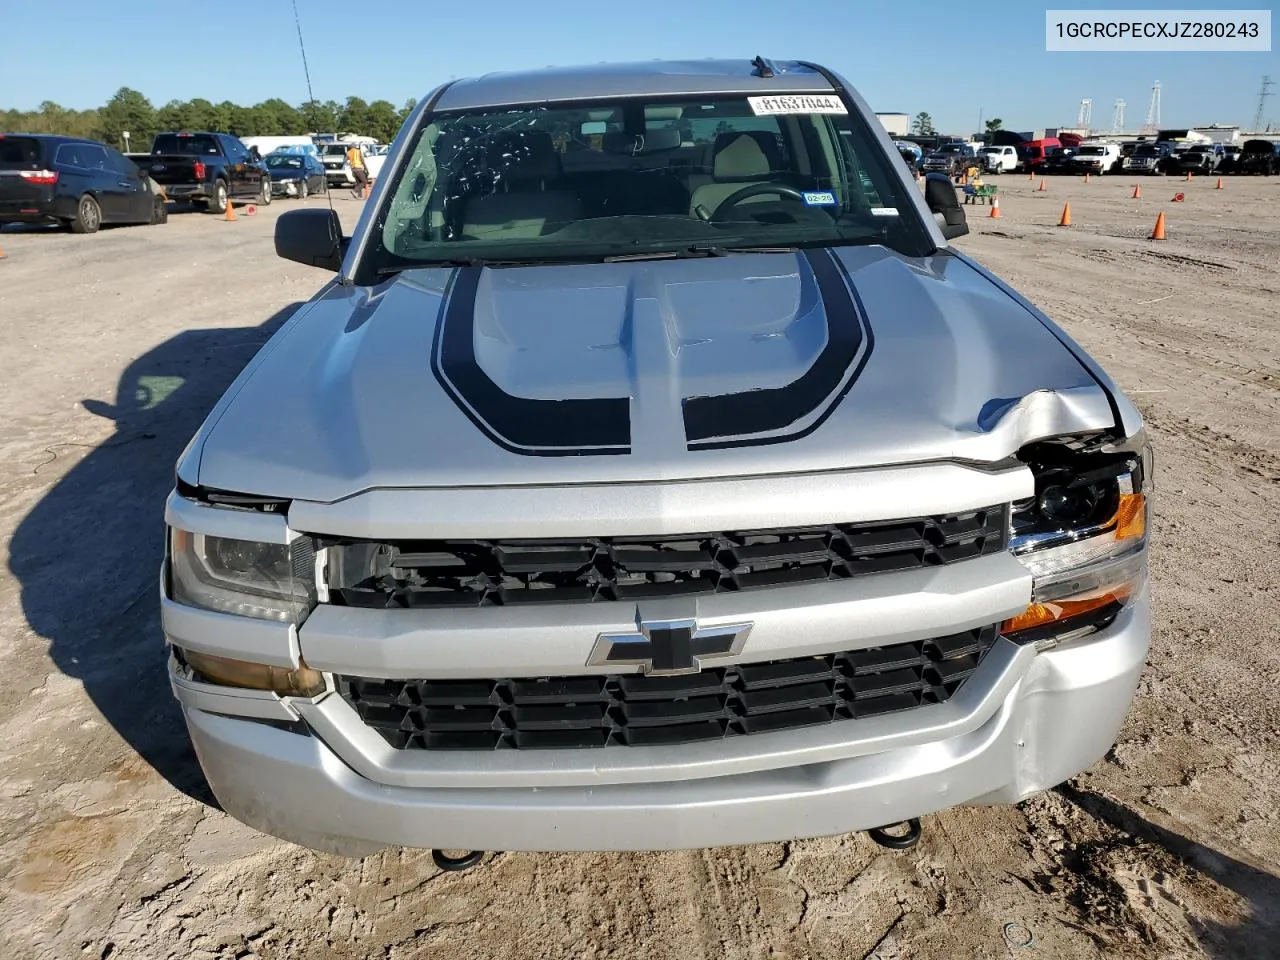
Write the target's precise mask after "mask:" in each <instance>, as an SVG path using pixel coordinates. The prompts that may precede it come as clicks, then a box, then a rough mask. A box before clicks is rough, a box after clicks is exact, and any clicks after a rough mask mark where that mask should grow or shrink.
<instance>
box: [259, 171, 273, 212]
mask: <svg viewBox="0 0 1280 960" xmlns="http://www.w3.org/2000/svg"><path fill="white" fill-rule="evenodd" d="M258 193H259V194H260V196H259V197H258V202H259V203H261V204H262V205H263V206H264V207H269V206H271V178H270V177H263V178H262V188H261V189H260V190H259V191H258Z"/></svg>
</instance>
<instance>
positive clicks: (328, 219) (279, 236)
mask: <svg viewBox="0 0 1280 960" xmlns="http://www.w3.org/2000/svg"><path fill="white" fill-rule="evenodd" d="M346 246H347V243H346V239H345V238H344V237H343V236H342V222H341V221H340V220H339V219H338V214H337V213H335V212H334V211H333V210H325V209H322V208H321V209H313V210H290V211H289V212H288V213H286V214H282V215H281V217H280V219H278V220H277V221H276V256H278V257H283V258H284V259H285V260H293V261H294V262H295V263H302V264H306V265H307V266H308V267H321V268H322V269H324V270H333V271H334V272H335V273H336V272H337V271H338V270H339V269H341V267H342V255H343V254H344V253H345V252H346Z"/></svg>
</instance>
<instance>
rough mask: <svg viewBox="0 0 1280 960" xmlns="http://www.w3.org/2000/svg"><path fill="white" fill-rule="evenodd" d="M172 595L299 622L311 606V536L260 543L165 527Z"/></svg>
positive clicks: (194, 604)
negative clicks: (166, 530) (285, 541)
mask: <svg viewBox="0 0 1280 960" xmlns="http://www.w3.org/2000/svg"><path fill="white" fill-rule="evenodd" d="M169 570H170V582H171V590H172V596H173V599H174V600H175V601H177V602H178V603H185V604H187V605H189V606H192V607H202V608H203V609H205V610H215V611H217V612H218V613H234V614H238V615H239V616H242V617H256V618H258V619H260V620H281V621H285V622H293V623H301V622H302V621H303V620H304V619H305V618H306V616H307V614H308V613H310V612H311V608H312V607H314V606H315V602H316V593H315V552H314V548H313V547H312V545H311V541H310V540H309V539H308V538H306V537H298V538H296V539H294V540H293V541H292V542H291V543H260V542H258V541H256V540H234V539H232V538H230V537H213V536H209V535H207V534H203V533H190V532H188V531H186V530H180V529H178V528H176V527H174V528H171V529H170V531H169Z"/></svg>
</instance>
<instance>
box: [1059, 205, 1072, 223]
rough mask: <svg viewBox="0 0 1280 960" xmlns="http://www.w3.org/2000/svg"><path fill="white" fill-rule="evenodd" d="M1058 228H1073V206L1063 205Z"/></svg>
mask: <svg viewBox="0 0 1280 960" xmlns="http://www.w3.org/2000/svg"><path fill="white" fill-rule="evenodd" d="M1058 226H1060V227H1069V226H1071V204H1069V203H1067V204H1063V206H1062V219H1061V220H1059V221H1058Z"/></svg>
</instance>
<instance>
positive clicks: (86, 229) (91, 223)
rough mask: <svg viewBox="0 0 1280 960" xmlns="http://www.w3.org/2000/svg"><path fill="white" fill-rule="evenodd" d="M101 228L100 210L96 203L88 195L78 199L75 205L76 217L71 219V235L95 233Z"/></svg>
mask: <svg viewBox="0 0 1280 960" xmlns="http://www.w3.org/2000/svg"><path fill="white" fill-rule="evenodd" d="M100 226H102V208H101V207H100V206H98V201H97V200H95V199H93V197H91V196H90V195H89V194H87V193H86V194H85V195H84V196H83V197H81V198H80V202H79V203H78V204H77V205H76V215H75V216H74V217H72V218H71V232H72V233H97V232H98V228H99V227H100Z"/></svg>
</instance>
